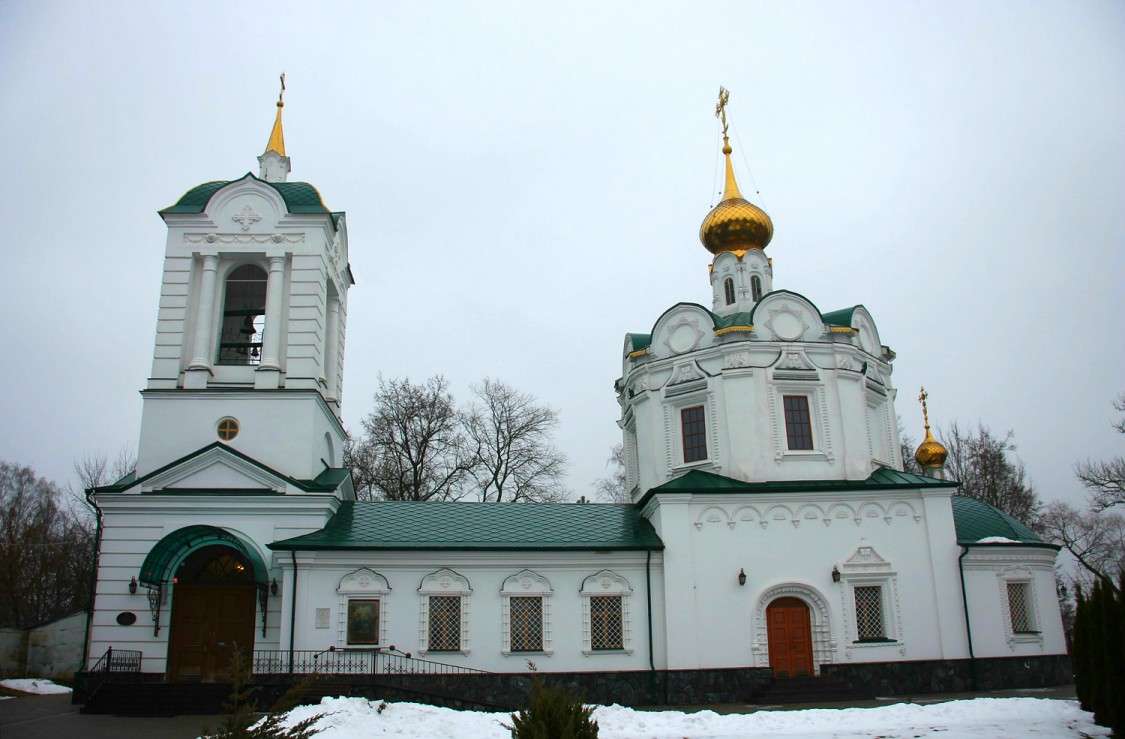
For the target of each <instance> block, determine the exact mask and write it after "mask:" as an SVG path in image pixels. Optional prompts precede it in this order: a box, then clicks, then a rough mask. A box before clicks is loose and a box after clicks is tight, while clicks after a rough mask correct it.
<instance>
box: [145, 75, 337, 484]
mask: <svg viewBox="0 0 1125 739" xmlns="http://www.w3.org/2000/svg"><path fill="white" fill-rule="evenodd" d="M284 91H285V76H284V75H282V77H281V92H282V95H283V94H284ZM282 95H279V96H278V101H277V115H276V118H275V120H274V124H273V129H272V131H271V133H270V138H269V142H268V143H267V144H266V150H265V151H264V152H263V153H262V155H261V156H260V157H258V162H259V165H260V172H259V175H260V176H257V177H256V176H254V175H253V174H251V173H249V172H248V173H247V174H245V175H244V176H242V177H241V178H238V179H235V180H222V181H213V182H206V183H204V184H202V185H198V186H196V187H193V188H191V189H190V190H188V191H187V192H186V193H185V194H184V195H183V196H182V197H181V198H180V199H179V200H178V201H177V202H176V203H175V204H174V205H172V206H170V207H168V208H165V209H163V210H161V211H160V216H161V218H163V219H164V222H165V224H166V225H167V227H168V240H167V243H166V246H165V253H164V272H163V280H162V284H161V290H160V308H159V314H158V316H157V327H156V341H155V347H154V351H153V362H152V372H151V375H150V376H149V379H148V383H147V387H146V388H145V390H143V391H142V396H143V398H144V411H143V418H142V425H141V439H140V444H139V449H138V467H137V474H138V476H143V475H145V474H146V473H148V472H151V471H152V470H154V469H157V468H159V467H161V466H163V465H165V464H168V463H170V462H172V461H174V460H176V459H179V458H181V457H183V456H184V455H187V454H190V453H192V452H194V451H196V450H198V449H200V448H201V447H204V446H206V445H208V444H211V443H214V442H216V441H218V442H222V443H224V444H226V445H228V446H229V447H231V448H232V449H234V450H236V451H238V452H240V453H242V454H244V455H246V456H248V457H250V458H252V459H254V460H256V461H258V462H261V463H262V464H265V465H268V466H269V467H271V468H272V469H274V470H277V471H278V472H282V473H284V474H286V475H290V476H292V477H295V478H300V479H311V478H314V477H316V476H317V474H319V473H320V472H322V471H323V470H324V469H325V468H330V467H339V466H341V462H342V451H343V441H344V431H343V426H342V425H341V422H340V401H341V393H342V383H343V357H344V337H345V328H346V323H347V292H348V289H349V287H350V286H351V285H352V284H354V281H353V279H352V274H351V269H350V266H349V264H348V237H347V224H346V219H345V217H344V214H343V213H342V212H336V211H331V210H329V209H328V208H327V207H326V206H325V205H324V202H323V200H322V199H321V196H320V193H319V192H318V191H317V189H316V188H315V187H313V186H312V185H310V184H309V183H307V182H289V181H288V176H289V173H290V169H291V166H290V159H289V157H288V156H287V155H286V153H285V137H284V132H283V130H282V120H281V114H282V107H283V105H284V102H283V101H282Z"/></svg>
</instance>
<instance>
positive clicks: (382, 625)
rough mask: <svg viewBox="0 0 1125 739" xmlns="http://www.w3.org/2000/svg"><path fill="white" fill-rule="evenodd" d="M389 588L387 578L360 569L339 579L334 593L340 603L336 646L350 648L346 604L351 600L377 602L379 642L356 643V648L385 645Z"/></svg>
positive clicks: (363, 568)
mask: <svg viewBox="0 0 1125 739" xmlns="http://www.w3.org/2000/svg"><path fill="white" fill-rule="evenodd" d="M390 592H391V586H390V585H389V584H388V583H387V578H385V577H383V576H382V575H380V574H379V573H378V572H375V571H373V570H369V569H367V568H366V567H361V568H359V569H358V570H356V571H354V572H350V573H348V574H347V575H344V576H343V577H342V578H340V583H339V585H338V586H337V587H336V593H337V594H338V595H339V598H340V601H339V605H338V607H337V609H336V610H337V614H338V618H337V621H338V628H337V634H336V645H337V646H341V647H344V646H351V643H350V642H348V602H349V601H352V600H374V601H378V602H379V641H378V642H377V643H375V644H370V643H367V642H363V643H362V644H361V643H359V642H356V644H355V645H356V646H364V647H373V646H383V645H384V644H386V643H387V595H389V594H390Z"/></svg>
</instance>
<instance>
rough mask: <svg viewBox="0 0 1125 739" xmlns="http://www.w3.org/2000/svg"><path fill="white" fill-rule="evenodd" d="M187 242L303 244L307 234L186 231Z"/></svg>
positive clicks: (185, 240) (185, 241) (185, 239)
mask: <svg viewBox="0 0 1125 739" xmlns="http://www.w3.org/2000/svg"><path fill="white" fill-rule="evenodd" d="M184 243H185V244H303V243H305V235H304V234H303V233H295V234H279V233H278V234H220V233H207V234H199V233H186V234H184Z"/></svg>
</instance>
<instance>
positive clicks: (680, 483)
mask: <svg viewBox="0 0 1125 739" xmlns="http://www.w3.org/2000/svg"><path fill="white" fill-rule="evenodd" d="M960 484H961V483H959V482H954V481H952V480H937V479H935V478H933V477H922V476H921V475H914V474H911V473H909V472H899V471H898V470H892V469H890V468H888V467H880V468H879V469H877V470H875V471H874V472H872V473H871V476H870V477H868V478H867V479H866V480H771V481H768V482H744V481H742V480H735V479H733V478H730V477H724V476H722V475H716V474H714V473H711V472H703V471H702V470H691V471H690V472H688V473H687V474H685V475H682V476H680V477H677V478H676V479H674V480H669V481H668V482H666V483H664V484H663V485H658V486H656V487H654V488H652V489H651V490H649V491H648V492H647V493H645V495H644V498H643V499H642V500H641V504H644V503H646V502H648V499H649V498H650V497H652V496H653V495H658V494H660V493H743V494H745V493H749V494H751V495H753V494H763V493H801V492H807V493H815V492H836V491H839V492H852V491H857V490H897V489H904V488H917V487H932V486H946V487H953V486H956V485H960Z"/></svg>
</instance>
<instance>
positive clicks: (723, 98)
mask: <svg viewBox="0 0 1125 739" xmlns="http://www.w3.org/2000/svg"><path fill="white" fill-rule="evenodd" d="M728 102H730V90H728V89H727V88H725V87H723V86H721V85H720V86H719V102H718V103H716V104H715V117H716V118H719V119H721V120H722V121H723V135H724V136H726V135H727V103H728Z"/></svg>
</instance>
